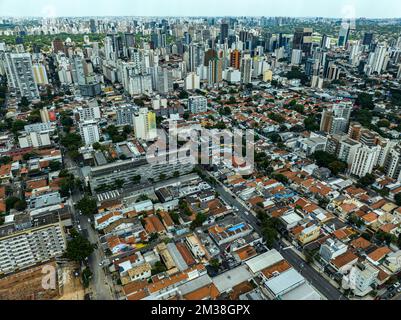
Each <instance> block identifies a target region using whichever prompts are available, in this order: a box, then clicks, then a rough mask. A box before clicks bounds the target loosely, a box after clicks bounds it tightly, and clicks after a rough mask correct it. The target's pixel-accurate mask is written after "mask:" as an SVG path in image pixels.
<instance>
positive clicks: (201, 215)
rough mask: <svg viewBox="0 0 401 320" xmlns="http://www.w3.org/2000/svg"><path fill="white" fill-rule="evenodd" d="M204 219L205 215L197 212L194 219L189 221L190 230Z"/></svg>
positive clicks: (198, 225)
mask: <svg viewBox="0 0 401 320" xmlns="http://www.w3.org/2000/svg"><path fill="white" fill-rule="evenodd" d="M206 220H207V217H206V216H205V215H204V214H203V213H198V214H197V215H196V218H195V220H194V221H192V223H191V230H195V229H196V228H199V227H201V226H202V225H203V223H205V221H206Z"/></svg>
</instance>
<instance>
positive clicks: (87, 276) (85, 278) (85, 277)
mask: <svg viewBox="0 0 401 320" xmlns="http://www.w3.org/2000/svg"><path fill="white" fill-rule="evenodd" d="M92 276H93V273H92V271H91V270H90V269H89V268H85V270H84V271H82V284H83V285H84V288H88V287H89V283H90V280H91V279H92Z"/></svg>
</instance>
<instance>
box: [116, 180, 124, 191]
mask: <svg viewBox="0 0 401 320" xmlns="http://www.w3.org/2000/svg"><path fill="white" fill-rule="evenodd" d="M124 182H125V181H124V180H123V179H117V180H116V181H114V185H115V186H116V188H117V189H121V188H122V187H123V185H124Z"/></svg>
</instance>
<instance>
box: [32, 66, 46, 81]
mask: <svg viewBox="0 0 401 320" xmlns="http://www.w3.org/2000/svg"><path fill="white" fill-rule="evenodd" d="M32 70H33V76H34V79H35V83H36V84H39V85H47V84H49V80H48V78H47V73H46V68H45V66H44V65H43V64H41V63H35V64H34V65H33V66H32Z"/></svg>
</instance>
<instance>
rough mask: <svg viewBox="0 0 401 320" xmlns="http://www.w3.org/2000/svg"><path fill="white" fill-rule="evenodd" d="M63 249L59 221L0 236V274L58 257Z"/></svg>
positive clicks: (63, 241) (62, 236) (61, 229)
mask: <svg viewBox="0 0 401 320" xmlns="http://www.w3.org/2000/svg"><path fill="white" fill-rule="evenodd" d="M65 249H66V239H65V235H64V231H63V228H62V226H61V225H60V224H59V223H56V224H51V225H45V226H42V227H39V228H34V229H28V230H24V231H22V232H18V233H15V234H11V235H9V236H6V237H3V238H0V275H1V274H8V273H12V272H16V271H19V270H22V269H24V268H28V267H31V266H34V265H36V264H39V263H43V262H46V261H48V260H51V259H53V258H56V257H59V256H61V255H62V254H63V253H64V251H65Z"/></svg>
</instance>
